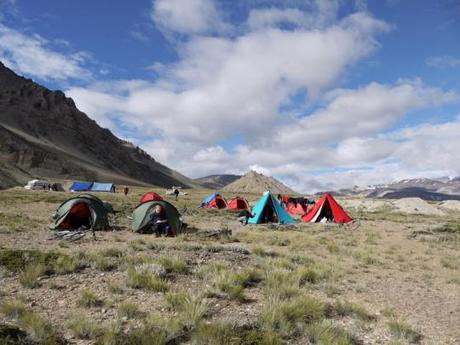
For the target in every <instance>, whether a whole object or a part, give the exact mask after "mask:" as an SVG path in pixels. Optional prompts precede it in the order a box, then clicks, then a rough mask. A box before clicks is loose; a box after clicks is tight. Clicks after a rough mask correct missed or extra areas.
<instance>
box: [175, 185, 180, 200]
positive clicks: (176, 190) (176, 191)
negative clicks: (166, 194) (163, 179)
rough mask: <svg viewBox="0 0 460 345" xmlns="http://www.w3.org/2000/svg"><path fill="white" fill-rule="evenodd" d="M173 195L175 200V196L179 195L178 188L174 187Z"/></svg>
mask: <svg viewBox="0 0 460 345" xmlns="http://www.w3.org/2000/svg"><path fill="white" fill-rule="evenodd" d="M174 195H175V196H176V201H177V198H178V197H179V189H177V188H175V189H174Z"/></svg>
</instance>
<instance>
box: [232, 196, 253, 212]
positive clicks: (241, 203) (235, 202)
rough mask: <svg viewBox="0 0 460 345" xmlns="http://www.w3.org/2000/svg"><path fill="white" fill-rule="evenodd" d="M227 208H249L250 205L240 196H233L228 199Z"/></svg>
mask: <svg viewBox="0 0 460 345" xmlns="http://www.w3.org/2000/svg"><path fill="white" fill-rule="evenodd" d="M227 207H228V209H229V210H250V209H251V207H250V206H249V203H248V201H247V200H246V199H245V198H242V197H239V196H237V197H234V198H231V199H230V200H229V201H228V206H227Z"/></svg>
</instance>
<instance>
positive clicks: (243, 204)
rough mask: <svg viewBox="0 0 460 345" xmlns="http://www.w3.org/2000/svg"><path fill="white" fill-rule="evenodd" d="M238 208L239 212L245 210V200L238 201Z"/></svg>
mask: <svg viewBox="0 0 460 345" xmlns="http://www.w3.org/2000/svg"><path fill="white" fill-rule="evenodd" d="M236 208H237V209H239V210H243V209H245V208H246V203H245V202H244V200H241V199H238V200H236Z"/></svg>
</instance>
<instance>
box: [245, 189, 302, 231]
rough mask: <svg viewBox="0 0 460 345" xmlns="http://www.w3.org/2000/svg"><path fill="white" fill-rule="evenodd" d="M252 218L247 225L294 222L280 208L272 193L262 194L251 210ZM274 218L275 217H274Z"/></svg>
mask: <svg viewBox="0 0 460 345" xmlns="http://www.w3.org/2000/svg"><path fill="white" fill-rule="evenodd" d="M252 214H253V215H254V217H252V218H249V220H248V223H249V224H261V223H279V224H294V223H295V220H294V219H293V218H292V217H291V216H290V215H289V214H288V213H287V212H286V211H285V210H284V209H283V208H282V207H281V205H280V203H279V202H278V201H277V200H276V199H275V197H274V196H273V195H272V193H267V194H264V195H263V196H262V197H261V198H260V199H259V201H257V203H256V204H255V206H254V208H253V209H252ZM275 216H276V217H275Z"/></svg>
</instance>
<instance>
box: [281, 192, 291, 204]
mask: <svg viewBox="0 0 460 345" xmlns="http://www.w3.org/2000/svg"><path fill="white" fill-rule="evenodd" d="M289 198H290V196H289V195H287V194H285V195H283V196H282V199H281V200H282V201H283V202H284V203H285V204H287V203H288V202H289Z"/></svg>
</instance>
